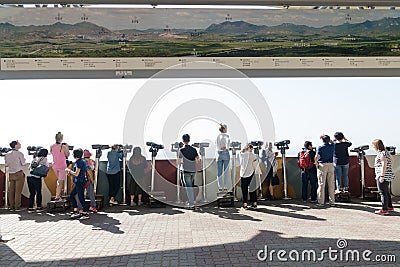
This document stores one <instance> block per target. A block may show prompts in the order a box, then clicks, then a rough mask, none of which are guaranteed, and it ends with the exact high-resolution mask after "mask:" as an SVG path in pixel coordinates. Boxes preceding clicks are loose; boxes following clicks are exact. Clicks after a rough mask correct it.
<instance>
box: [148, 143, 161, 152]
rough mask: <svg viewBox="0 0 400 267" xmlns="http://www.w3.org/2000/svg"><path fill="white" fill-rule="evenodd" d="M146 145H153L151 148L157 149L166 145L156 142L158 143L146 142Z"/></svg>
mask: <svg viewBox="0 0 400 267" xmlns="http://www.w3.org/2000/svg"><path fill="white" fill-rule="evenodd" d="M146 146H149V147H151V148H150V149H157V150H159V149H164V146H163V145H160V144H156V143H154V142H146ZM150 152H151V151H150Z"/></svg>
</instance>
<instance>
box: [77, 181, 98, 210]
mask: <svg viewBox="0 0 400 267" xmlns="http://www.w3.org/2000/svg"><path fill="white" fill-rule="evenodd" d="M86 194H87V195H88V196H89V199H90V206H91V207H93V208H96V197H95V196H94V186H93V184H91V183H89V186H88V188H86ZM75 200H77V205H78V210H80V209H82V204H81V202H80V201H79V198H78V197H76V196H75Z"/></svg>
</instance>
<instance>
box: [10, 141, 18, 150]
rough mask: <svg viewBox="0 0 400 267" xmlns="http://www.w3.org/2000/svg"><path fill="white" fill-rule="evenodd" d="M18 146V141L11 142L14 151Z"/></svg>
mask: <svg viewBox="0 0 400 267" xmlns="http://www.w3.org/2000/svg"><path fill="white" fill-rule="evenodd" d="M17 144H18V141H11V143H10V147H11V148H12V149H14V148H15V146H16V145H17Z"/></svg>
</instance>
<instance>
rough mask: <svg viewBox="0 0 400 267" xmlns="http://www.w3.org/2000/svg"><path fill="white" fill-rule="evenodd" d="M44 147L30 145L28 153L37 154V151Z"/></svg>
mask: <svg viewBox="0 0 400 267" xmlns="http://www.w3.org/2000/svg"><path fill="white" fill-rule="evenodd" d="M42 148H43V147H42V146H28V147H27V149H28V155H36V153H38V152H39V150H40V149H42Z"/></svg>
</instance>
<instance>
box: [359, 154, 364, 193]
mask: <svg viewBox="0 0 400 267" xmlns="http://www.w3.org/2000/svg"><path fill="white" fill-rule="evenodd" d="M360 166H361V186H362V190H364V187H365V173H364V172H365V170H364V151H361V153H360Z"/></svg>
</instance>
